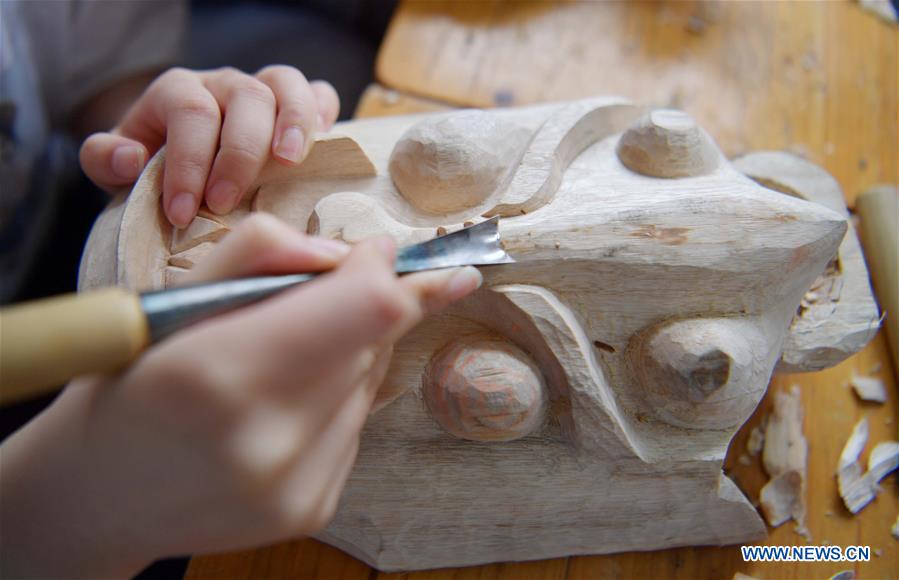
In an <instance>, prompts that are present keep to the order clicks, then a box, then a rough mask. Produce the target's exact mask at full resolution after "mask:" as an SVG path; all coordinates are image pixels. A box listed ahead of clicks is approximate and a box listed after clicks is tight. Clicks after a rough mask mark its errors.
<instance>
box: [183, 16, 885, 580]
mask: <svg viewBox="0 0 899 580" xmlns="http://www.w3.org/2000/svg"><path fill="white" fill-rule="evenodd" d="M897 53H899V31H897V28H896V27H895V26H892V27H891V26H890V25H888V24H886V23H884V22H882V21H880V20H878V19H877V18H876V17H874V16H872V15H870V14H868V13H865V12H863V11H862V10H860V9H859V7H858V6H857V5H855V4H852V3H849V2H842V1H836V2H830V3H826V4H824V3H812V2H809V3H774V2H771V3H767V2H732V3H726V4H722V5H717V4H711V3H705V2H667V3H661V4H655V3H652V4H649V3H642V2H603V3H589V2H588V3H564V4H558V3H554V2H527V3H516V2H512V1H509V0H506V1H497V2H432V1H428V2H405V3H403V4H401V6H400V7H399V8H398V10H397V13H396V14H395V16H394V19H393V21H392V24H391V27H390V30H389V32H388V36H387V38H386V39H385V42H384V45H383V47H382V49H381V53H380V56H379V60H378V78H379V80H380V81H381V82H382V83H383V84H384V85H386V86H387V87H389V89H387V88H382V87H373V88H371V89H370V90H369V92H368V93H367V94H366V96H365V98H363V100H362V102H361V104H360V107H359V109H358V110H357V116H374V115H385V114H404V113H409V112H417V111H425V110H439V109H441V108H444V107H446V106H449V105H454V106H496V105H519V104H527V103H532V102H538V101H544V100H561V99H573V98H578V97H583V96H587V95H593V94H622V95H625V96H628V97H630V98H632V99H635V100H639V101H644V102H651V103H657V104H661V105H666V104H670V105H674V106H677V107H679V108H682V109H685V110H686V111H688V112H690V113H691V114H693V115H694V116H695V117H696V118H697V119H698V120H699V121H700V123H701V124H702V125H703V126H704V127H705V128H706V129H707V130H708V131H709V132H710V133H711V134H712V135H713V136H714V137H716V138H717V140H718V142H719V144H720V145H721V147H722V149H724V151H725V153H726V154H727V155H728V156H731V157H733V156H735V155H738V154H740V153H743V152H748V151H753V150H760V149H786V150H790V151H793V152H795V153H798V154H801V155H804V156H806V157H808V158H809V159H810V160H812V161H814V162H815V163H818V164H820V165H822V166H823V167H824V168H826V169H827V170H828V171H830V172H831V173H832V174H833V175H834V176H835V177H836V178H837V180H838V181H839V182H840V184H841V185H842V186H843V189H844V192H845V194H846V198H847V200H848V202H849V204H850V206H851V205H852V202H853V200H854V199H855V195H856V194H857V193H859V192H860V191H863V190H864V189H865V188H866V187H868V186H870V185H872V184H874V183H877V182H888V183H899V176H897V161H899V151H897V102H899V91H897V63H899V61H897ZM422 97H423V98H422ZM862 227H863V226H862ZM878 366H879V367H880V370H879V371H878V372H877V373H875V374H876V375H877V376H879V377H881V378H883V379H884V380H885V381H886V382H887V385H888V391H889V393H890V400H889V402H888V403H887V404H885V405H882V406H878V405H871V404H862V403H859V401H858V400H857V399H856V397H855V396H854V394H853V393H852V392H851V390H850V389H848V388H847V387H846V383H847V380H848V378H849V377H850V375H851V373H852V371H853V370H855V371H857V372H859V373H861V374H869V373H870V372H871V370H872V369H874V368H876V367H878ZM894 377H895V374H894V370H893V369H892V366H891V363H890V361H889V359H888V354H887V347H886V343H885V339H884V336H883V333H879V334H878V335H877V337H876V338H875V339H874V340H873V341H872V342H871V344H870V345H869V346H868V347H867V348H865V349H864V350H863V351H862V352H860V353H859V354H858V355H856V356H854V357H852V358H851V359H849V360H847V361H846V362H844V363H843V364H841V365H839V366H838V367H835V368H833V369H830V370H827V371H824V372H819V373H810V374H801V375H779V376H776V377H775V378H774V380H773V381H772V383H771V387H770V388H769V393H768V396H766V398H765V399H764V400H763V402H762V404H761V405H760V407H759V409H758V410H757V412H756V413H755V415H754V416H753V417H752V419H750V421H749V422H748V423H747V424H746V425H745V426H744V427H743V429H741V431H740V432H739V434H738V435H737V437H736V438H735V440H734V443H733V444H732V446H731V451H730V453H729V455H728V459H727V462H726V465H725V468H726V471H727V472H728V473H729V474H730V476H731V477H732V478H733V479H734V480H735V481H736V482H737V484H738V485H739V486H740V487H741V489H743V491H744V492H745V493H746V494H747V495H748V497H749V498H750V499H752V500H755V499H757V497H758V492H759V489H760V488H761V486H762V485H763V483H764V481H765V479H766V478H765V477H764V475H763V472H762V468H761V465H760V462H759V461H758V459H757V458H753V459H752V462H751V464H750V465H742V464H740V463H738V462H737V457H739V455H741V454H742V453H743V451H744V449H745V442H746V438H747V436H748V434H749V431H750V430H751V428H752V427H753V426H755V425H757V424H758V423H759V421H760V420H761V418H762V417H763V416H764V415H765V414H766V413H767V412H768V411H769V410H770V401H771V399H772V397H771V393H773V392H774V391H776V390H779V389H784V388H787V387H789V386H790V385H793V384H798V385H800V386H801V388H802V401H803V405H804V407H805V413H806V417H805V435H806V437H807V438H808V440H809V497H808V501H809V518H808V519H809V521H808V527H809V529H810V531H811V534H812V538H813V540H812V543H813V544H833V545H839V546H844V547H845V546H849V545H869V546H871V548H872V550H874V551H875V555H874V556H872V559H871V561H870V562H865V563H815V564H809V563H752V564H751V563H744V562H743V561H742V558H741V555H740V549H739V547H738V546H730V547H723V548H717V547H705V548H682V549H673V550H665V551H659V552H650V553H628V554H617V555H610V556H581V557H572V558H560V559H555V560H544V561H538V562H528V563H509V564H494V565H489V566H478V567H472V568H462V569H455V570H435V571H428V572H417V573H409V574H384V573H378V572H377V571H373V570H371V569H370V568H369V567H368V566H366V565H365V564H363V563H361V562H359V561H358V560H355V559H353V558H352V557H350V556H347V555H346V554H343V553H342V552H340V551H339V550H337V549H335V548H331V547H330V546H326V545H324V544H321V543H319V542H316V541H314V540H297V541H294V542H288V543H283V544H279V545H277V546H272V547H268V548H262V549H258V550H247V551H243V552H236V553H232V554H227V555H220V556H205V557H198V558H194V559H193V560H192V562H191V565H190V568H189V569H188V573H187V578H189V579H199V578H247V579H249V578H321V579H329V580H330V579H338V578H341V579H347V580H355V579H363V580H373V579H374V578H378V579H399V578H406V579H409V580H444V579H446V580H449V579H454V580H468V579H481V580H488V579H504V580H511V579H519V578H534V579H547V580H549V579H553V580H556V579H558V580H562V579H565V578H568V579H572V580H574V579H593V578H669V577H670V578H685V579H686V578H690V579H693V578H724V579H729V578H731V577H732V576H733V575H734V573H735V572H737V571H740V572H743V573H745V574H749V575H752V576H755V577H758V578H827V577H829V576H830V575H832V574H834V573H836V572H839V571H842V570H854V571H855V572H856V573H857V575H858V577H860V578H892V577H899V550H897V540H895V539H893V538H892V537H891V535H890V527H891V526H892V524H893V522H894V521H895V519H896V516H897V512H899V490H897V484H896V476H891V477H890V478H887V479H886V480H884V482H883V487H884V491H883V493H881V494H880V496H879V497H878V498H877V499H876V500H875V501H874V502H873V503H872V504H871V505H869V506H868V507H867V508H866V509H865V510H864V511H862V512H861V513H860V514H859V515H857V516H852V515H851V514H849V512H848V511H846V510H845V508H843V506H842V504H841V502H840V500H839V497H838V495H837V490H836V482H835V479H834V475H833V472H834V470H835V468H836V464H837V458H838V456H839V453H840V450H841V449H842V447H843V444H844V443H845V441H846V438H847V437H848V436H849V433H850V431H851V429H852V426H853V425H854V424H855V422H856V421H857V420H858V419H859V418H860V417H862V416H865V415H866V416H868V418H869V421H870V425H871V437H870V440H869V444H868V446H867V448H866V453H865V454H864V455H863V456H862V458H863V459H866V458H867V451H869V450H870V449H871V447H872V443H876V442H879V441H882V440H885V439H895V438H897V428H896V426H897V424H899V423H897V409H899V407H897V404H896V401H897V398H899V393H897V390H896V384H895V379H894ZM764 543H765V544H769V545H803V544H806V540H805V539H803V538H802V537H800V536H799V535H797V534H796V533H795V532H794V531H793V528H792V525H791V524H785V525H784V526H781V527H780V528H778V529H776V530H771V532H770V534H769V536H768V538H767V540H766V541H765V542H764Z"/></svg>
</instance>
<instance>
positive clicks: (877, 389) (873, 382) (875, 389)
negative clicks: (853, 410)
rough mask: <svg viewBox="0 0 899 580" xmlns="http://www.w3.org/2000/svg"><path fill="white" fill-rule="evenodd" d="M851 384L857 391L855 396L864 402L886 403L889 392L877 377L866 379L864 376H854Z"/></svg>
mask: <svg viewBox="0 0 899 580" xmlns="http://www.w3.org/2000/svg"><path fill="white" fill-rule="evenodd" d="M849 384H850V385H852V388H853V389H854V390H855V394H856V395H858V398H859V399H861V400H862V401H870V402H873V403H880V404H883V403H886V402H887V390H886V387H885V386H884V384H883V381H882V380H880V379H878V378H877V377H865V376H862V375H856V374H853V375H852V379H850V381H849Z"/></svg>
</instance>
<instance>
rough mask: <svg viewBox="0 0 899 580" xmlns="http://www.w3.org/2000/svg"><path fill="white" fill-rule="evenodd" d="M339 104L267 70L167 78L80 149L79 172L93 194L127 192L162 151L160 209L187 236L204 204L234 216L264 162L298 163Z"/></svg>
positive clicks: (321, 85) (319, 89)
mask: <svg viewBox="0 0 899 580" xmlns="http://www.w3.org/2000/svg"><path fill="white" fill-rule="evenodd" d="M339 109H340V101H339V100H338V98H337V93H336V92H335V91H334V88H333V87H332V86H331V85H330V84H328V83H327V82H324V81H313V82H311V83H310V82H308V81H307V80H306V77H304V76H303V74H302V73H301V72H300V71H298V70H297V69H295V68H293V67H289V66H269V67H266V68H264V69H262V70H260V71H259V72H258V73H256V74H255V75H253V76H250V75H248V74H244V73H242V72H240V71H237V70H235V69H231V68H224V69H219V70H214V71H208V72H195V71H189V70H185V69H179V68H175V69H171V70H169V71H168V72H166V73H164V74H162V75H160V76H159V78H157V79H156V80H155V81H154V82H153V83H152V84H151V85H150V86H149V87H148V88H147V90H146V91H145V92H144V94H143V95H142V96H141V97H140V98H139V99H138V100H137V102H136V103H135V104H134V106H132V107H131V109H130V110H129V111H128V112H127V113H126V114H125V116H124V118H123V119H122V121H121V122H120V123H119V125H118V126H116V127H115V128H114V129H112V131H111V132H109V133H95V134H94V135H91V136H90V137H88V139H87V140H86V141H85V142H84V145H83V146H82V147H81V167H82V168H83V169H84V172H85V173H86V174H87V176H88V177H89V178H90V179H91V180H92V181H93V182H94V183H96V184H97V185H99V186H100V187H102V188H104V189H106V190H107V191H113V190H116V189H118V188H122V187H125V186H130V185H131V184H133V183H134V182H135V180H136V179H137V177H138V176H139V175H140V172H141V171H143V169H144V166H145V165H146V163H147V160H148V159H149V158H150V156H152V155H153V154H154V153H156V151H157V150H158V149H159V148H160V147H161V146H162V145H163V144H165V145H166V153H165V155H166V160H165V178H164V181H163V208H164V210H165V214H166V216H168V219H169V221H171V222H172V224H173V225H175V226H177V227H185V226H187V225H188V224H189V223H190V221H191V220H192V219H193V218H194V216H195V215H196V214H197V209H198V208H199V206H200V204H201V203H202V202H203V201H205V202H206V205H207V206H208V207H209V209H210V210H212V211H213V212H215V213H219V214H226V213H228V212H230V211H231V210H233V209H234V208H235V207H236V206H237V204H238V203H240V199H241V197H242V196H243V195H244V193H246V190H247V188H248V187H249V186H250V185H251V184H252V183H253V181H254V180H255V179H256V177H257V175H258V174H259V171H260V170H261V169H262V166H263V165H264V164H265V163H266V161H268V159H269V157H270V155H271V156H274V157H275V158H276V159H278V160H279V161H282V162H284V163H287V164H297V163H300V162H301V161H302V160H303V159H304V158H305V157H306V154H307V153H308V152H309V149H310V147H311V146H312V142H313V138H314V136H315V133H316V131H327V130H328V129H330V128H331V126H332V125H333V124H334V122H335V121H336V120H337V114H338V112H339Z"/></svg>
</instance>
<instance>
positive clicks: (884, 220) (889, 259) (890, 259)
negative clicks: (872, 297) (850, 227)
mask: <svg viewBox="0 0 899 580" xmlns="http://www.w3.org/2000/svg"><path fill="white" fill-rule="evenodd" d="M855 210H856V212H857V213H858V215H859V217H860V218H861V234H862V245H863V246H864V248H865V260H866V261H867V262H868V269H869V271H870V272H871V279H872V281H873V282H874V291H875V292H876V293H877V301H878V302H879V303H880V310H881V312H883V313H884V314H885V315H886V319H885V320H884V326H885V327H886V332H887V342H889V345H890V349H891V350H890V352H891V354H892V358H893V371H894V372H895V373H896V376H897V377H899V191H897V189H896V187H894V186H890V185H881V186H876V187H874V188H872V189H871V190H869V191H866V192H865V193H863V194H861V195H860V196H858V199H856V201H855Z"/></svg>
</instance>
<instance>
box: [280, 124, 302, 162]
mask: <svg viewBox="0 0 899 580" xmlns="http://www.w3.org/2000/svg"><path fill="white" fill-rule="evenodd" d="M304 141H305V140H304V138H303V131H302V130H301V129H300V128H299V127H297V126H295V125H294V126H292V127H288V128H286V129H284V131H282V132H281V138H280V139H278V142H277V143H276V144H275V155H277V156H278V157H280V158H281V159H284V160H286V161H290V162H292V163H299V162H300V156H302V154H303V144H304Z"/></svg>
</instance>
